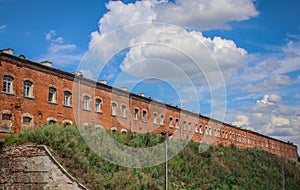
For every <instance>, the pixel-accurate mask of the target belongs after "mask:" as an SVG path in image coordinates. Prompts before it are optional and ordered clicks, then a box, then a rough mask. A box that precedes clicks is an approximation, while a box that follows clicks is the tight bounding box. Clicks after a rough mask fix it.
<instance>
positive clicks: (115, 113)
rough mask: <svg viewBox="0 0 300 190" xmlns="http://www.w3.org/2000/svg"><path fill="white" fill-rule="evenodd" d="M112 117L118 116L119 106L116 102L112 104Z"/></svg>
mask: <svg viewBox="0 0 300 190" xmlns="http://www.w3.org/2000/svg"><path fill="white" fill-rule="evenodd" d="M111 115H113V116H117V104H116V103H115V102H113V103H111Z"/></svg>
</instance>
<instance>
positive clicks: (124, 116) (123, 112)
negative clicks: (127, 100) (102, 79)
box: [121, 105, 127, 118]
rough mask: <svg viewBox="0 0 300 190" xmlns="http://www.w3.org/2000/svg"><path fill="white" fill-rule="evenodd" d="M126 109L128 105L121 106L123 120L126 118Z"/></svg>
mask: <svg viewBox="0 0 300 190" xmlns="http://www.w3.org/2000/svg"><path fill="white" fill-rule="evenodd" d="M126 109H127V107H126V105H122V106H121V116H122V117H123V118H126Z"/></svg>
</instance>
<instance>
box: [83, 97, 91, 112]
mask: <svg viewBox="0 0 300 190" xmlns="http://www.w3.org/2000/svg"><path fill="white" fill-rule="evenodd" d="M83 110H87V111H88V110H90V97H88V96H83Z"/></svg>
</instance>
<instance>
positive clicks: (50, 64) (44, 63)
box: [41, 61, 52, 67]
mask: <svg viewBox="0 0 300 190" xmlns="http://www.w3.org/2000/svg"><path fill="white" fill-rule="evenodd" d="M41 64H42V65H44V66H47V67H52V62H51V61H42V62H41Z"/></svg>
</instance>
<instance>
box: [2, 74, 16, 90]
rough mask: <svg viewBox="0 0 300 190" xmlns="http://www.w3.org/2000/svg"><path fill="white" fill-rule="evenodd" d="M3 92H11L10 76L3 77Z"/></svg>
mask: <svg viewBox="0 0 300 190" xmlns="http://www.w3.org/2000/svg"><path fill="white" fill-rule="evenodd" d="M3 92H6V93H10V94H13V93H14V92H13V78H12V77H10V76H4V77H3Z"/></svg>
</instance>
